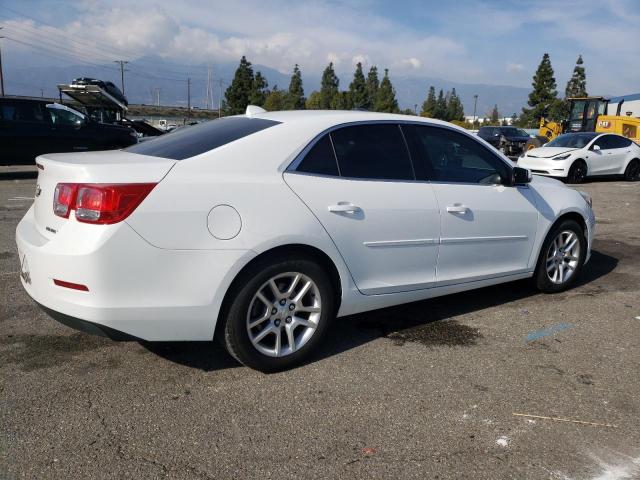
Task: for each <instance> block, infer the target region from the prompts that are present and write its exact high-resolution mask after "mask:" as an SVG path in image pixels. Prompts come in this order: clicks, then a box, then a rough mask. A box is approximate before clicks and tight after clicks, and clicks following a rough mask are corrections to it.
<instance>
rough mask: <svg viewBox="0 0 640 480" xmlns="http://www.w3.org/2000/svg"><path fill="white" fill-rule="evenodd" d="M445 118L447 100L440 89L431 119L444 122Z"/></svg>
mask: <svg viewBox="0 0 640 480" xmlns="http://www.w3.org/2000/svg"><path fill="white" fill-rule="evenodd" d="M446 116H447V99H446V98H445V96H444V92H443V91H442V89H440V92H439V93H438V99H437V100H436V108H435V109H434V110H433V118H439V119H440V120H444V119H445V118H446Z"/></svg>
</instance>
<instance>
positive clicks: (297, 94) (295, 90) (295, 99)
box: [285, 63, 306, 110]
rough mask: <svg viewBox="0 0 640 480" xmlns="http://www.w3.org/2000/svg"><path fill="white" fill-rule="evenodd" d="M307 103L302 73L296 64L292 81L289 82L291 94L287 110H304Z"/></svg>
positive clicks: (289, 93) (288, 95)
mask: <svg viewBox="0 0 640 480" xmlns="http://www.w3.org/2000/svg"><path fill="white" fill-rule="evenodd" d="M305 102H306V99H305V98H304V88H303V87H302V73H301V72H300V68H299V67H298V64H297V63H296V65H295V67H293V74H292V75H291V81H290V82H289V92H288V93H287V103H286V106H285V108H286V109H287V110H302V109H304V106H305Z"/></svg>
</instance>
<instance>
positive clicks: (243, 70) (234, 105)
mask: <svg viewBox="0 0 640 480" xmlns="http://www.w3.org/2000/svg"><path fill="white" fill-rule="evenodd" d="M252 88H253V68H252V67H251V62H249V61H248V60H247V59H246V57H245V56H244V55H243V56H242V58H241V59H240V65H238V68H237V69H236V73H235V75H234V77H233V80H232V82H231V85H229V88H227V90H226V91H225V92H224V99H225V102H224V104H225V113H226V114H227V115H239V114H242V113H244V112H245V110H246V109H247V105H249V97H250V95H251V91H252Z"/></svg>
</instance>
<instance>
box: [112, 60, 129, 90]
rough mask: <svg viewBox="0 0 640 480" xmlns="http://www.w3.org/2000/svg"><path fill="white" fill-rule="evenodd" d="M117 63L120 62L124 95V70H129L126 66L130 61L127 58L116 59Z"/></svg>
mask: <svg viewBox="0 0 640 480" xmlns="http://www.w3.org/2000/svg"><path fill="white" fill-rule="evenodd" d="M114 62H115V63H119V64H120V85H121V86H122V95H124V72H125V70H126V71H129V70H127V69H125V68H124V66H125V65H126V64H127V63H129V62H127V61H126V60H114Z"/></svg>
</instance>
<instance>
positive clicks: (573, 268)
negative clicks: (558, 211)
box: [534, 220, 587, 293]
mask: <svg viewBox="0 0 640 480" xmlns="http://www.w3.org/2000/svg"><path fill="white" fill-rule="evenodd" d="M586 254H587V239H586V238H585V235H584V232H583V230H582V228H581V227H580V225H578V223H576V222H575V221H574V220H565V221H563V222H561V223H559V224H558V225H556V226H555V227H553V228H552V229H551V231H550V232H549V234H548V235H547V238H546V240H545V242H544V244H543V246H542V250H541V251H540V256H539V258H538V265H537V266H536V272H535V274H534V279H535V283H536V287H537V288H538V289H539V290H541V291H542V292H545V293H556V292H562V291H564V290H566V289H568V288H569V287H570V286H571V284H572V283H573V282H575V279H576V278H577V276H578V275H579V273H580V270H581V269H582V265H583V264H584V259H585V256H586Z"/></svg>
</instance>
